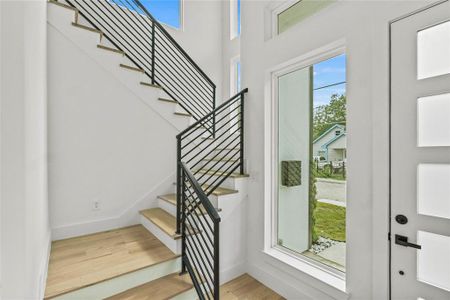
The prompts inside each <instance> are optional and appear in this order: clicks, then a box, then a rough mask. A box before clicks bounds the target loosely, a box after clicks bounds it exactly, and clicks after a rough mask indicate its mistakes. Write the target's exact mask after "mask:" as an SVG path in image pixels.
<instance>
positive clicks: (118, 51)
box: [97, 44, 125, 55]
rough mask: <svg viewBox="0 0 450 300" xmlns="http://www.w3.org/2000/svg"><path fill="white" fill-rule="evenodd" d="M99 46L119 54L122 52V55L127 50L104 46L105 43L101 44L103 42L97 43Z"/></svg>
mask: <svg viewBox="0 0 450 300" xmlns="http://www.w3.org/2000/svg"><path fill="white" fill-rule="evenodd" d="M97 48H99V49H103V50H106V51H111V52H115V53H119V54H122V55H124V54H125V52H123V51H122V50H119V49H116V48H111V47H108V46H104V45H101V44H98V45H97Z"/></svg>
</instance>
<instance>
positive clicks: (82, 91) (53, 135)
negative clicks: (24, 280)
mask: <svg viewBox="0 0 450 300" xmlns="http://www.w3.org/2000/svg"><path fill="white" fill-rule="evenodd" d="M57 9H59V10H63V11H60V12H61V13H65V11H64V9H61V8H57ZM66 23H67V24H61V25H60V26H69V27H71V29H72V28H74V27H73V26H71V25H70V22H69V21H67V22H66ZM77 30H81V29H77ZM63 32H65V31H64V29H63V28H58V27H57V26H56V25H55V26H54V25H51V24H49V25H48V35H49V43H48V53H49V57H51V59H49V64H48V65H49V70H48V78H49V83H50V84H49V184H50V185H49V196H50V209H51V223H52V229H53V238H54V239H61V238H66V237H70V236H76V235H82V234H88V233H92V232H98V231H102V230H108V229H112V228H117V227H121V226H125V225H130V224H136V223H138V220H139V213H138V212H139V210H140V209H143V208H149V207H152V206H156V196H157V195H158V194H163V193H167V192H170V191H172V187H173V185H172V183H173V181H174V173H175V166H176V164H175V152H176V143H175V141H176V139H175V135H176V134H177V133H178V130H177V128H176V127H175V126H174V125H172V123H171V122H169V120H168V119H166V118H165V117H163V116H162V115H161V114H160V112H158V111H157V109H154V107H152V106H151V105H148V104H147V102H146V101H148V102H150V103H151V104H152V105H156V104H158V105H160V106H159V107H160V108H167V109H172V110H174V108H175V107H174V105H173V104H171V103H165V102H161V101H158V100H157V97H158V96H159V92H158V91H156V90H155V89H153V88H149V87H143V86H140V85H139V81H140V80H141V79H140V78H139V75H138V73H136V72H133V71H128V70H125V69H122V68H119V61H120V56H118V54H114V53H111V52H107V51H104V50H99V49H96V47H95V42H94V41H93V40H92V39H86V41H84V42H85V43H87V44H88V45H84V44H83V45H81V44H77V43H76V42H74V41H73V40H71V39H70V36H68V35H70V33H69V34H68V35H67V34H64V33H63ZM72 34H73V32H72ZM78 34H85V35H89V34H91V35H92V33H90V32H88V31H81V32H78ZM78 42H80V43H81V42H82V40H79V41H78ZM89 46H90V47H89ZM84 47H88V48H89V49H91V48H92V50H93V51H94V53H87V52H85V51H84V50H83V49H84ZM93 55H97V56H100V57H102V58H104V61H105V63H106V64H108V63H109V65H108V67H111V69H106V68H104V65H102V64H100V63H99V60H97V59H98V57H97V56H93ZM106 58H110V59H109V60H108V59H106ZM69 70H70V71H69ZM111 70H114V72H113V71H111ZM115 72H119V73H120V74H122V75H123V74H124V72H125V73H128V74H129V76H130V77H129V78H128V77H126V78H127V79H129V81H130V82H133V80H134V84H135V85H134V86H133V87H134V88H135V90H133V89H132V88H130V87H129V86H128V85H127V83H126V81H121V80H122V79H121V78H122V77H120V76H119V75H118V74H116V73H115ZM137 89H141V90H143V91H148V93H145V92H144V97H145V99H143V98H142V97H143V96H142V93H138V92H137ZM152 102H153V103H152ZM169 117H172V118H175V119H176V118H183V117H180V116H175V115H173V114H169ZM95 201H98V202H99V204H100V206H99V209H98V210H94V209H93V207H94V202H95Z"/></svg>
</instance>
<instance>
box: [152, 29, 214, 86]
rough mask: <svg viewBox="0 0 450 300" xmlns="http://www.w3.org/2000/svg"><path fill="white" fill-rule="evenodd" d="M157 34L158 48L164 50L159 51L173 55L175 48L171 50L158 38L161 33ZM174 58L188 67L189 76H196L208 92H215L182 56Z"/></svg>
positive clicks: (168, 45) (176, 55)
mask: <svg viewBox="0 0 450 300" xmlns="http://www.w3.org/2000/svg"><path fill="white" fill-rule="evenodd" d="M155 33H156V37H155V38H156V40H157V41H158V42H159V43H158V44H157V45H156V47H157V48H159V47H160V46H161V47H162V48H159V50H161V51H162V52H165V51H166V52H169V53H172V51H173V48H170V47H171V46H170V44H167V43H165V42H164V40H163V39H162V38H161V39H159V38H158V37H159V32H158V31H155ZM163 48H164V49H163ZM169 48H170V49H169ZM174 58H175V59H176V61H177V62H179V63H181V64H184V65H185V66H186V67H187V69H186V71H187V72H189V74H191V76H195V78H196V81H197V82H199V83H201V84H202V86H203V87H205V88H207V90H208V91H209V92H210V93H213V92H214V89H213V87H212V86H211V85H209V82H207V81H204V78H203V77H200V76H199V74H198V73H196V72H195V69H192V68H191V67H190V65H189V64H187V63H186V61H184V60H183V56H180V55H178V54H176V53H175V55H174Z"/></svg>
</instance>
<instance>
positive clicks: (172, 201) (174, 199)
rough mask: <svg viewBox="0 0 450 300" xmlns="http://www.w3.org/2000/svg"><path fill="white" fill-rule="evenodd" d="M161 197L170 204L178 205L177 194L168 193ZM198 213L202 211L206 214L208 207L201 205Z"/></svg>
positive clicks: (160, 197)
mask: <svg viewBox="0 0 450 300" xmlns="http://www.w3.org/2000/svg"><path fill="white" fill-rule="evenodd" d="M158 198H159V199H162V200H164V201H167V202H169V203H170V204H172V205H174V206H176V205H177V194H175V193H174V194H167V195H161V196H158ZM197 213H200V214H202V215H206V214H207V213H208V212H207V211H206V209H205V208H204V207H200V208H199V209H198V210H197Z"/></svg>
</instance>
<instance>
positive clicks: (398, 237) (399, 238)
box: [395, 234, 422, 249]
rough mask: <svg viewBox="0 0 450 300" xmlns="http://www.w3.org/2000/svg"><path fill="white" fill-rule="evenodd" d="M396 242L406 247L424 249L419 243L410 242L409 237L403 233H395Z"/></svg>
mask: <svg viewBox="0 0 450 300" xmlns="http://www.w3.org/2000/svg"><path fill="white" fill-rule="evenodd" d="M395 243H396V244H397V245H401V246H405V247H412V248H416V249H422V246H420V245H417V244H413V243H408V237H407V236H403V235H398V234H396V235H395Z"/></svg>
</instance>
